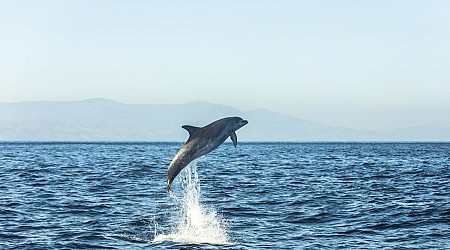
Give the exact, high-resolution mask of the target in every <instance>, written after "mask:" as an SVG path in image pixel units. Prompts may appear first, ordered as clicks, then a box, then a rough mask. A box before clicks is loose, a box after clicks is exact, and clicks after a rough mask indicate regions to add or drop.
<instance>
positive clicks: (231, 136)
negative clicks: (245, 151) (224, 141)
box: [230, 131, 237, 147]
mask: <svg viewBox="0 0 450 250" xmlns="http://www.w3.org/2000/svg"><path fill="white" fill-rule="evenodd" d="M230 138H231V140H232V141H233V145H234V147H236V145H237V135H236V133H235V132H234V131H233V132H231V135H230Z"/></svg>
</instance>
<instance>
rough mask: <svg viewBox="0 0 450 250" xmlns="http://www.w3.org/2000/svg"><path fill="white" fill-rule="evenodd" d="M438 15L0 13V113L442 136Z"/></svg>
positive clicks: (12, 8) (313, 6)
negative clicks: (147, 113)
mask: <svg viewBox="0 0 450 250" xmlns="http://www.w3.org/2000/svg"><path fill="white" fill-rule="evenodd" d="M448 13H450V1H446V0H442V1H433V0H422V1H416V0H394V1H393V0H378V1H375V0H370V1H369V0H366V1H365V0H354V1H349V0H348V1H346V0H342V1H332V0H327V1H324V0H310V1H300V0H297V1H287V0H286V1H274V0H273V1H264V0H258V1H257V0H253V1H252V0H249V1H232V0H227V1H170V0H165V1H144V0H141V1H138V0H127V1H125V0H122V1H116V0H102V1H99V0H84V1H83V0H77V1H75V0H72V1H68V0H53V1H34V0H33V1H24V0H3V1H0V34H1V35H0V103H5V102H18V101H55V100H62V101H65V100H68V101H69V100H82V99H89V98H97V97H100V98H106V99H112V100H116V101H119V102H123V103H148V104H171V103H185V102H192V101H204V102H211V103H218V104H223V105H228V106H233V107H236V108H238V109H240V110H243V111H247V110H252V109H257V108H265V109H268V110H272V111H276V112H280V113H284V114H288V115H291V116H294V117H298V118H302V119H307V120H311V121H315V122H319V123H323V124H326V125H335V126H346V127H350V128H356V129H374V130H381V129H391V128H400V127H412V126H428V125H434V126H450V15H449V14H448Z"/></svg>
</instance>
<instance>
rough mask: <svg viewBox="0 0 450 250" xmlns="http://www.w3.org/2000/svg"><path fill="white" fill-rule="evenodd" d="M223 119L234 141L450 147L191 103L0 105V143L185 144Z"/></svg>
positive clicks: (436, 131)
mask: <svg viewBox="0 0 450 250" xmlns="http://www.w3.org/2000/svg"><path fill="white" fill-rule="evenodd" d="M226 116H240V117H242V118H244V119H246V120H248V121H249V124H248V125H247V126H245V127H243V128H242V129H240V130H239V131H238V133H237V134H238V138H239V140H240V141H450V127H437V126H427V127H411V128H403V129H395V130H383V131H369V130H358V129H351V128H346V127H339V126H327V125H323V124H319V123H316V122H313V121H308V120H302V119H298V118H295V117H291V116H288V115H284V114H281V113H277V112H273V111H269V110H265V109H257V110H253V111H240V110H238V109H235V108H233V107H229V106H224V105H218V104H212V103H206V102H192V103H185V104H170V105H154V104H123V103H119V102H116V101H111V100H106V99H101V98H95V99H88V100H81V101H38V102H16V103H2V104H0V141H179V142H181V141H185V140H186V139H187V137H188V133H187V132H186V131H184V130H183V129H182V128H181V126H182V125H194V126H205V125H207V124H209V123H210V122H212V121H214V120H217V119H219V118H222V117H226Z"/></svg>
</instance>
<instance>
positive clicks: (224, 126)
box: [167, 117, 248, 191]
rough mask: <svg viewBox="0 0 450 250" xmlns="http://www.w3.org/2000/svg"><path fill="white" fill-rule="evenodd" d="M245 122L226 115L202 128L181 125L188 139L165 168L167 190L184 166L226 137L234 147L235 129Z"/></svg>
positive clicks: (235, 140) (209, 150)
mask: <svg viewBox="0 0 450 250" xmlns="http://www.w3.org/2000/svg"><path fill="white" fill-rule="evenodd" d="M247 123H248V121H246V120H244V119H242V118H240V117H226V118H222V119H220V120H217V121H215V122H213V123H211V124H209V125H206V126H204V127H202V128H199V127H194V126H190V125H184V126H182V128H184V129H186V130H187V131H188V132H189V139H188V140H187V141H186V143H185V144H184V145H183V147H182V148H181V149H180V151H178V153H177V154H176V155H175V157H174V158H173V159H172V162H171V163H170V165H169V168H168V169H167V191H170V185H171V184H172V182H173V180H174V179H175V177H176V176H177V175H178V173H180V171H181V170H182V169H183V168H184V167H186V166H187V165H188V164H189V163H190V162H191V161H193V160H195V159H197V158H199V157H200V156H203V155H206V154H207V153H209V152H211V151H213V150H214V149H216V148H217V147H218V146H220V144H222V143H223V142H224V141H225V140H226V139H227V138H228V137H230V138H231V140H232V141H233V144H234V146H235V147H236V145H237V136H236V130H238V129H240V128H242V127H243V126H245V125H246V124H247Z"/></svg>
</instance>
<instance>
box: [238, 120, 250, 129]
mask: <svg viewBox="0 0 450 250" xmlns="http://www.w3.org/2000/svg"><path fill="white" fill-rule="evenodd" d="M247 123H248V121H247V120H242V121H239V122H238V124H237V125H238V129H239V128H242V127H244V126H245V125H247Z"/></svg>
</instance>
